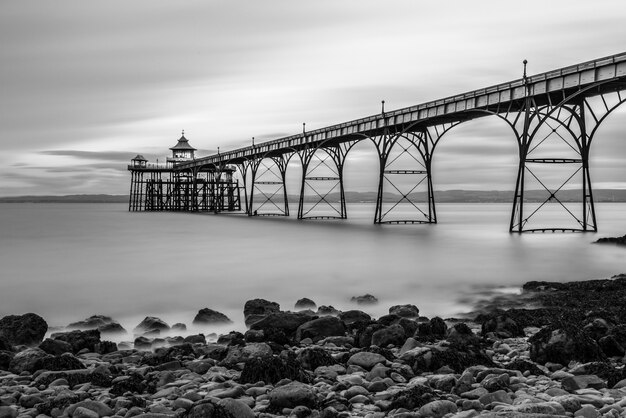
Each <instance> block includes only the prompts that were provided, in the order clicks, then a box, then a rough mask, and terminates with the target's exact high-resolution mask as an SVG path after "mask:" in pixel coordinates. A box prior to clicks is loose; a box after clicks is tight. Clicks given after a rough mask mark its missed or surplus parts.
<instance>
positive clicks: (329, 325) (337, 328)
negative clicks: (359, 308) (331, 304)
mask: <svg viewBox="0 0 626 418" xmlns="http://www.w3.org/2000/svg"><path fill="white" fill-rule="evenodd" d="M345 333H346V327H345V325H344V324H343V322H342V321H341V320H340V319H339V318H337V317H334V316H324V317H321V318H317V319H313V320H311V321H308V322H305V323H304V324H302V325H300V326H299V327H298V329H297V330H296V342H300V341H302V340H303V339H305V338H310V339H311V340H312V341H313V342H314V343H316V342H318V341H320V340H322V339H324V338H326V337H332V336H343V335H345Z"/></svg>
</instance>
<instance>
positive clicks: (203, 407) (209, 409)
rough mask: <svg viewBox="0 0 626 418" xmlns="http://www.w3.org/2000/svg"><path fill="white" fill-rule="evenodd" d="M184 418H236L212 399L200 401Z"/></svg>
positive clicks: (138, 417)
mask: <svg viewBox="0 0 626 418" xmlns="http://www.w3.org/2000/svg"><path fill="white" fill-rule="evenodd" d="M168 417H171V416H170V415H168V416H164V417H142V416H141V415H138V416H137V417H135V418H168ZM185 417H186V418H238V417H237V416H235V415H233V414H231V413H230V412H229V411H228V410H227V409H226V408H225V407H223V406H222V405H220V404H219V403H216V402H214V401H213V400H212V399H202V400H200V401H198V402H195V403H194V404H193V407H192V408H191V409H190V410H189V412H188V413H187V414H186V415H185Z"/></svg>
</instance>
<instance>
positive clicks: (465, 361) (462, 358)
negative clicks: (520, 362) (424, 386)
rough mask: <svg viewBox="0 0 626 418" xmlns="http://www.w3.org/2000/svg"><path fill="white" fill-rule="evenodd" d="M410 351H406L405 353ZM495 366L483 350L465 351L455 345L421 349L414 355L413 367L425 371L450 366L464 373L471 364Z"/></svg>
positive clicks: (417, 371) (417, 370) (415, 370)
mask: <svg viewBox="0 0 626 418" xmlns="http://www.w3.org/2000/svg"><path fill="white" fill-rule="evenodd" d="M406 354H408V353H405V355H406ZM476 365H484V366H489V367H491V366H493V362H492V361H491V359H490V358H489V357H488V356H487V355H486V354H485V352H483V351H465V350H460V349H457V348H454V347H448V348H435V347H432V348H431V349H428V350H421V351H420V352H419V353H418V355H416V356H415V357H414V360H413V362H412V369H413V372H414V373H417V374H419V373H423V372H424V371H431V372H434V371H436V370H439V369H440V368H442V367H448V368H451V369H452V370H454V371H455V372H456V373H462V372H463V371H464V370H465V369H466V368H468V367H470V366H476Z"/></svg>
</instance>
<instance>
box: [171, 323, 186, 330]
mask: <svg viewBox="0 0 626 418" xmlns="http://www.w3.org/2000/svg"><path fill="white" fill-rule="evenodd" d="M171 329H172V331H187V325H185V324H182V323H180V322H177V323H175V324H174V325H172V328H171Z"/></svg>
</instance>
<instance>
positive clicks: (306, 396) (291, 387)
mask: <svg viewBox="0 0 626 418" xmlns="http://www.w3.org/2000/svg"><path fill="white" fill-rule="evenodd" d="M269 401H270V406H271V407H272V408H274V409H276V410H280V409H282V408H295V407H296V406H300V405H302V406H306V407H309V408H315V407H316V406H317V399H316V397H315V393H313V390H312V389H311V388H310V387H309V386H308V385H306V384H303V383H300V382H291V383H288V384H286V385H284V386H279V387H277V388H275V389H274V390H272V391H271V392H270V393H269Z"/></svg>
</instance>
